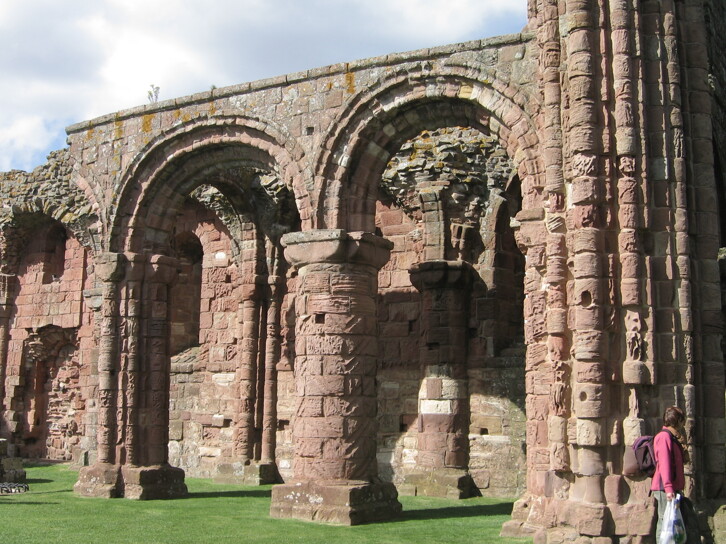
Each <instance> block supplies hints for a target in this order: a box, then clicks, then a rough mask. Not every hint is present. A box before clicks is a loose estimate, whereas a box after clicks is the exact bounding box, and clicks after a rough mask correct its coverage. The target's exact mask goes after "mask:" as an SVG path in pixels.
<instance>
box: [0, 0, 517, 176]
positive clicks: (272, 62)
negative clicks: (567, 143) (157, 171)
mask: <svg viewBox="0 0 726 544" xmlns="http://www.w3.org/2000/svg"><path fill="white" fill-rule="evenodd" d="M525 24H526V0H337V1H336V0H208V1H201V0H67V1H65V2H59V1H58V0H1V1H0V74H2V76H1V77H0V171H7V170H10V169H21V170H31V169H33V168H34V167H35V166H38V165H39V164H41V163H43V162H45V157H46V155H47V154H48V153H49V152H50V151H52V150H54V149H60V148H62V147H64V146H65V138H66V135H65V130H64V129H65V127H66V126H68V125H70V124H72V123H76V122H79V121H83V120H86V119H91V118H93V117H97V116H99V115H103V114H106V113H111V112H114V111H117V110H120V109H125V108H129V107H133V106H138V105H140V104H144V103H147V102H148V100H147V91H148V90H149V88H150V85H151V84H154V85H156V86H158V87H159V89H160V92H159V99H160V100H166V99H169V98H174V97H178V96H184V95H188V94H192V93H195V92H199V91H203V90H207V89H209V88H210V87H211V86H212V85H215V86H217V87H223V86H225V85H234V84H237V83H243V82H247V81H254V80H257V79H262V78H266V77H272V76H277V75H281V74H286V73H290V72H296V71H300V70H305V69H308V68H315V67H318V66H325V65H328V64H334V63H337V62H345V61H352V60H356V59H361V58H367V57H373V56H378V55H384V54H386V53H392V52H399V51H408V50H412V49H419V48H422V47H432V46H436V45H444V44H448V43H456V42H462V41H467V40H473V39H479V38H485V37H490V36H496V35H500V34H510V33H513V32H519V31H520V30H521V29H522V27H524V25H525Z"/></svg>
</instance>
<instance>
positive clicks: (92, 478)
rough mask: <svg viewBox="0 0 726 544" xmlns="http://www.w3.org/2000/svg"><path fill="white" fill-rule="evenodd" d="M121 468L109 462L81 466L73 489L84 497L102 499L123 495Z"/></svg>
mask: <svg viewBox="0 0 726 544" xmlns="http://www.w3.org/2000/svg"><path fill="white" fill-rule="evenodd" d="M120 468H121V467H119V466H118V465H112V464H109V463H96V464H94V465H91V466H88V467H81V469H80V470H79V471H78V481H77V482H76V484H75V485H74V486H73V491H74V492H75V493H76V495H80V496H82V497H98V498H102V499H115V498H117V497H121V496H123V495H122V493H121V491H120V486H119V481H120Z"/></svg>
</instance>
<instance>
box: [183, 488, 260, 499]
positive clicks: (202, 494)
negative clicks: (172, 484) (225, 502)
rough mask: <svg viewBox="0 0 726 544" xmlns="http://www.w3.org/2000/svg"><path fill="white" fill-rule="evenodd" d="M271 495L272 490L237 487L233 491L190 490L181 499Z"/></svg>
mask: <svg viewBox="0 0 726 544" xmlns="http://www.w3.org/2000/svg"><path fill="white" fill-rule="evenodd" d="M271 496H272V491H270V490H269V489H259V490H258V489H239V490H233V491H191V492H190V493H189V494H188V495H187V496H186V497H182V499H229V498H234V497H239V498H252V497H259V498H270V497H271Z"/></svg>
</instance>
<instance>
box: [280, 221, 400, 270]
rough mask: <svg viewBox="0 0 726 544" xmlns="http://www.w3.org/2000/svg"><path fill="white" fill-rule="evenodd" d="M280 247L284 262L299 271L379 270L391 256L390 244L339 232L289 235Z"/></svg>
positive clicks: (372, 236)
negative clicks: (334, 267) (331, 267)
mask: <svg viewBox="0 0 726 544" xmlns="http://www.w3.org/2000/svg"><path fill="white" fill-rule="evenodd" d="M281 243H282V245H283V247H284V248H285V258H286V259H287V261H288V262H289V263H290V264H291V265H293V266H295V267H298V268H302V267H304V266H307V265H310V264H343V263H348V264H361V265H367V266H371V267H373V268H375V269H376V270H378V269H380V268H381V267H382V266H383V265H384V264H386V262H388V259H389V257H390V254H391V249H392V248H393V243H392V242H390V241H389V240H386V239H385V238H381V237H380V236H376V235H375V234H372V233H370V232H346V231H344V230H342V229H325V230H311V231H305V232H291V233H288V234H286V235H284V236H283V237H282V239H281Z"/></svg>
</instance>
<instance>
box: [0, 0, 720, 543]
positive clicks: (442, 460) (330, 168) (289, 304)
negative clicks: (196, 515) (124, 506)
mask: <svg viewBox="0 0 726 544" xmlns="http://www.w3.org/2000/svg"><path fill="white" fill-rule="evenodd" d="M656 4H657V3H656V2H648V1H646V2H642V3H640V4H638V6H637V12H636V11H635V7H633V6H631V5H630V4H628V3H626V2H609V3H608V2H601V1H599V0H592V1H589V2H585V1H581V0H567V1H563V2H556V1H554V0H542V1H538V2H530V3H529V12H528V13H529V17H530V20H529V24H528V27H527V30H526V31H525V32H523V33H521V34H517V35H513V36H507V37H502V38H497V39H490V40H477V41H474V42H469V43H464V44H458V45H454V46H444V47H438V48H431V49H423V50H420V51H416V52H411V53H406V54H393V55H387V56H385V57H380V58H376V59H368V60H364V61H356V62H352V63H348V64H341V65H335V66H330V67H326V68H321V69H315V70H309V71H306V72H302V73H299V74H294V75H291V76H286V77H281V78H276V79H273V80H266V81H262V82H254V83H248V84H243V85H239V86H234V87H228V88H224V89H214V90H213V91H209V92H204V93H199V94H197V95H194V96H192V97H187V98H180V99H176V100H173V101H168V102H161V103H156V104H150V105H148V106H144V107H139V108H134V109H132V110H126V111H122V112H118V113H114V114H110V115H107V116H104V117H101V118H98V119H95V120H91V121H87V122H83V123H79V124H77V125H74V126H72V127H69V129H68V133H69V139H68V142H69V148H68V149H65V150H62V151H59V152H55V153H53V154H51V155H50V156H49V158H48V162H47V164H46V165H43V166H41V167H39V168H38V169H36V170H35V171H34V172H31V173H25V172H17V171H15V172H9V173H5V174H2V175H0V196H2V199H3V207H2V209H0V435H1V436H2V438H3V439H7V440H8V445H9V450H11V453H12V455H13V456H14V457H6V462H4V464H3V466H6V467H7V466H9V464H12V463H15V464H17V463H16V461H15V458H16V457H15V456H17V455H30V456H36V457H53V458H56V459H66V460H68V459H71V460H73V461H75V462H76V463H77V464H81V465H88V466H84V467H83V468H82V470H81V472H80V474H79V482H78V484H77V486H76V490H77V492H78V493H80V494H83V495H90V496H104V497H111V496H116V495H121V494H123V495H125V496H128V497H134V498H152V497H173V496H179V495H181V494H183V492H184V487H183V485H184V484H183V473H182V472H181V471H180V470H178V469H173V468H171V466H169V465H168V462H171V463H172V464H175V465H179V466H181V467H182V468H183V469H184V470H185V471H187V472H188V473H189V474H193V475H195V476H204V477H216V478H218V479H227V480H228V481H236V482H247V483H262V482H263V481H279V479H282V480H284V481H285V482H287V483H286V484H284V487H281V488H279V489H280V492H279V494H278V492H277V491H275V492H274V497H273V498H274V500H273V514H275V515H282V516H293V517H301V518H303V519H311V520H316V519H317V520H323V521H334V522H339V523H358V522H362V521H371V520H374V519H382V518H384V517H387V516H389V515H393V514H395V513H396V512H397V511H398V510H397V508H398V506H397V504H398V503H397V501H396V499H395V494H394V493H393V492H392V487H391V485H390V484H380V483H379V481H385V482H391V483H393V484H395V485H399V486H400V489H401V491H402V492H415V493H430V494H438V495H447V496H462V493H461V491H462V489H463V488H464V487H466V488H467V489H469V490H470V491H471V492H472V493H475V492H476V491H477V490H478V491H479V492H482V493H484V494H492V495H500V496H501V495H506V496H512V495H521V496H523V497H525V499H522V500H521V501H518V503H517V507H516V511H515V514H514V516H515V519H514V520H513V521H512V522H510V523H508V524H507V525H506V527H505V528H504V531H505V532H506V533H507V534H520V535H528V536H531V537H533V538H534V540H535V542H543V543H545V542H549V543H555V542H558V543H559V542H582V543H583V544H584V543H588V544H605V543H606V542H615V541H616V540H617V541H618V542H645V541H646V540H647V539H648V538H649V537H648V536H647V533H648V532H649V531H650V525H649V524H650V523H651V521H652V507H651V506H650V502H649V500H648V498H647V489H646V488H647V485H646V484H645V482H643V481H639V480H634V479H630V478H623V477H622V475H621V474H620V473H619V472H620V470H621V461H622V451H623V445H628V444H631V443H632V442H633V440H634V439H635V438H636V437H637V436H639V435H641V434H645V433H652V432H654V431H655V430H656V429H657V428H658V427H659V423H660V422H659V416H660V414H661V413H662V411H663V409H664V408H665V407H666V406H668V405H671V404H674V403H675V404H679V405H681V406H682V407H683V408H684V409H685V410H686V412H687V415H688V421H689V425H688V431H687V433H688V442H689V443H688V446H689V451H691V453H692V456H693V459H694V463H693V466H692V467H689V468H688V471H687V480H688V482H687V490H688V492H689V493H691V494H692V495H693V497H694V499H696V502H697V503H701V504H705V500H706V499H709V500H713V501H715V503H714V504H717V503H718V501H719V500H720V501H722V500H723V488H724V477H725V473H724V471H725V469H724V451H726V447H725V445H724V434H726V433H724V429H725V428H726V424H724V410H726V400H725V399H726V396H725V395H724V365H723V349H722V346H721V343H722V334H721V333H722V330H721V329H722V320H723V316H722V315H721V314H722V311H721V308H722V306H723V304H722V302H723V300H722V299H723V297H722V296H721V291H722V290H723V289H722V287H721V285H723V284H726V272H721V268H719V266H718V264H717V252H718V246H719V243H720V242H719V240H720V239H722V238H723V236H722V235H723V233H721V232H719V231H720V230H721V229H722V228H723V225H721V223H720V222H719V220H718V217H719V216H721V217H723V216H724V215H726V212H725V211H724V208H725V206H724V203H723V199H722V198H721V195H722V191H720V190H717V187H718V185H719V184H723V179H722V178H723V175H722V174H723V172H721V166H722V165H723V164H726V151H724V150H726V141H724V134H726V111H724V108H723V104H724V103H726V100H724V88H723V85H722V82H723V81H724V79H726V62H725V61H724V60H723V59H724V57H723V55H722V54H721V51H722V50H724V48H725V47H726V38H724V36H726V33H725V32H723V26H724V22H725V21H726V7H724V6H723V5H722V3H720V2H715V1H713V0H703V2H700V1H694V2H690V3H686V4H684V3H678V2H676V3H660V4H658V5H657V6H656ZM636 60H637V62H636ZM281 240H284V243H283V242H282V241H281ZM285 245H287V247H284V246H285ZM286 259H287V260H286ZM722 264H723V262H722ZM722 268H723V270H726V266H722ZM412 272H413V275H412V274H411V273H412ZM7 459H11V460H12V461H7ZM439 470H441V471H449V472H451V471H453V472H451V474H453V475H452V477H451V478H449V479H448V480H447V478H443V477H442V478H443V480H445V481H444V482H443V483H442V482H440V481H439V482H435V481H434V480H436V478H435V476H436V475H437V474H439ZM449 472H447V474H448V473H449ZM441 474H443V472H442V473H441ZM407 475H408V476H410V478H409V481H407V479H406V478H407ZM296 480H297V481H296ZM323 480H325V481H323ZM414 480H417V481H416V482H414ZM462 481H466V482H468V483H467V484H466V485H463V486H462V484H461V482H462ZM298 484H299V486H298ZM300 486H302V487H300ZM296 488H297V489H298V491H300V490H301V489H302V490H303V492H302V495H304V496H305V497H306V498H305V500H303V501H302V502H296V499H294V497H295V496H296V495H295V494H294V490H295V489H296ZM303 488H304V489H303ZM444 489H445V490H446V491H445V493H444V491H442V490H444ZM341 490H342V491H341ZM302 495H300V497H301V496H302ZM291 497H292V498H291ZM318 499H320V500H323V502H324V503H325V506H324V507H322V508H317V507H316V506H314V504H317V503H316V501H318ZM311 501H312V502H311ZM716 510H717V506H715V507H710V510H709V511H710V512H714V511H716ZM717 519H718V518H717ZM715 525H717V523H716V522H715Z"/></svg>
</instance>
